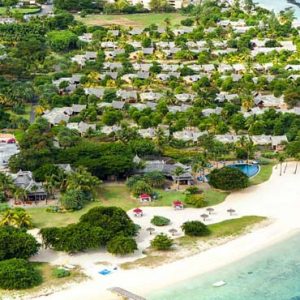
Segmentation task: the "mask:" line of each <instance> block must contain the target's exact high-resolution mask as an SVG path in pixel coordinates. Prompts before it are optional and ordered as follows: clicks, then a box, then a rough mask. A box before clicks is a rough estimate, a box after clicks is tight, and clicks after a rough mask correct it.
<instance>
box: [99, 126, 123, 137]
mask: <svg viewBox="0 0 300 300" xmlns="http://www.w3.org/2000/svg"><path fill="white" fill-rule="evenodd" d="M121 129H122V128H121V126H119V125H112V126H103V127H102V128H101V130H100V131H101V133H104V134H106V135H110V134H111V133H116V132H118V131H120V130H121Z"/></svg>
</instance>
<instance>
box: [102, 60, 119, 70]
mask: <svg viewBox="0 0 300 300" xmlns="http://www.w3.org/2000/svg"><path fill="white" fill-rule="evenodd" d="M122 68H123V65H122V63H120V62H105V63H104V64H103V69H104V70H107V69H109V70H111V71H113V70H121V69H122Z"/></svg>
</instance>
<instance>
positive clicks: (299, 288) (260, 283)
mask: <svg viewBox="0 0 300 300" xmlns="http://www.w3.org/2000/svg"><path fill="white" fill-rule="evenodd" d="M199 270H201V265H199ZM178 272H180V270H178ZM172 276H176V274H173V275H172ZM220 280H224V281H225V282H227V284H226V285H224V286H222V287H219V288H216V287H213V286H212V284H213V283H214V282H217V281H220ZM147 299H149V300H300V234H298V235H296V236H293V237H292V238H290V239H288V240H286V241H284V242H282V243H280V244H276V245H274V246H272V247H270V248H268V249H265V250H263V251H261V252H258V253H255V254H253V255H251V256H248V257H247V258H244V259H243V260H241V261H238V262H236V263H234V264H231V265H229V266H227V267H224V268H222V269H219V270H217V271H215V272H212V273H208V274H204V275H201V276H199V277H196V278H193V279H191V280H189V281H186V282H183V283H180V284H178V285H176V286H174V287H170V288H167V289H165V290H162V291H158V292H155V293H153V294H151V295H149V296H148V297H147Z"/></svg>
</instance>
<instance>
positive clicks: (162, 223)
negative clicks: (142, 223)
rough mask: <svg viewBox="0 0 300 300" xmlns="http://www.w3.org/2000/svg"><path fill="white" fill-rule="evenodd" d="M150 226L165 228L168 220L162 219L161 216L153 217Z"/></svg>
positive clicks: (168, 222)
mask: <svg viewBox="0 0 300 300" xmlns="http://www.w3.org/2000/svg"><path fill="white" fill-rule="evenodd" d="M151 224H153V225H155V226H166V225H169V224H170V219H168V218H165V217H162V216H154V217H153V218H152V219H151Z"/></svg>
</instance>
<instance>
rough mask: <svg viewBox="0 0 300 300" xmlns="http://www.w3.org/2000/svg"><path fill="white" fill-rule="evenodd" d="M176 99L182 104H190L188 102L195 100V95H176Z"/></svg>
mask: <svg viewBox="0 0 300 300" xmlns="http://www.w3.org/2000/svg"><path fill="white" fill-rule="evenodd" d="M175 98H176V99H177V100H178V101H180V102H188V101H192V100H194V98H195V95H193V94H186V93H183V94H176V95H175Z"/></svg>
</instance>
